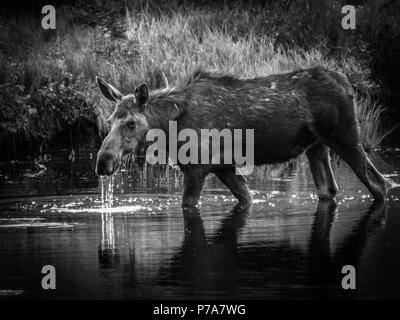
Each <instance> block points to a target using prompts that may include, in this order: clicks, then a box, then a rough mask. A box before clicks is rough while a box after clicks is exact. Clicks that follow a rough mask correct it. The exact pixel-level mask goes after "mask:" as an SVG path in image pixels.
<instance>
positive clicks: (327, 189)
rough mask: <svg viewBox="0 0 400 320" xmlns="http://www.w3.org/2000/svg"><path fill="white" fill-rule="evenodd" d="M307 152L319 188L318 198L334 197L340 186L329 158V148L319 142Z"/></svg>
mask: <svg viewBox="0 0 400 320" xmlns="http://www.w3.org/2000/svg"><path fill="white" fill-rule="evenodd" d="M306 154H307V158H308V162H309V163H310V169H311V173H312V175H313V178H314V183H315V186H316V187H317V190H318V198H319V199H321V200H327V199H332V198H334V197H335V195H336V193H337V191H338V187H337V184H336V181H335V177H334V176H333V172H332V167H331V163H330V160H329V148H328V147H327V146H326V145H323V144H317V145H314V146H312V147H311V148H310V149H308V150H307V153H306Z"/></svg>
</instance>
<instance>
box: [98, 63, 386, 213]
mask: <svg viewBox="0 0 400 320" xmlns="http://www.w3.org/2000/svg"><path fill="white" fill-rule="evenodd" d="M97 83H98V85H99V88H100V91H101V92H102V94H103V95H104V97H105V98H107V99H108V100H110V101H112V102H114V103H116V107H115V111H114V112H113V113H112V115H111V117H110V120H111V131H110V132H109V134H108V135H107V137H106V138H105V139H104V141H103V144H102V146H101V148H100V150H99V152H98V155H97V164H96V173H97V174H98V175H101V176H104V175H107V176H109V175H113V174H114V173H115V171H116V170H118V168H119V167H120V164H121V158H122V157H123V156H124V155H126V154H129V153H132V152H135V151H137V150H138V149H139V148H141V147H143V146H145V147H146V146H148V141H147V139H146V137H147V134H148V133H149V132H150V130H153V129H156V130H162V131H163V132H164V133H165V135H166V136H167V137H168V138H170V137H169V134H171V133H170V132H168V128H169V124H170V121H176V122H177V129H178V131H179V132H181V131H182V130H184V129H190V130H194V131H195V132H196V133H197V136H198V137H200V136H201V130H206V129H207V130H213V129H216V130H219V131H221V130H229V131H230V132H233V131H235V130H247V129H251V130H254V145H253V146H251V147H253V148H252V151H253V152H254V164H255V165H263V164H271V163H280V162H285V161H288V160H290V159H293V158H295V157H297V156H298V155H300V154H302V153H303V152H305V153H306V155H307V158H308V161H309V164H310V168H311V172H312V175H313V178H314V182H315V185H316V187H317V191H318V197H319V198H320V199H322V200H326V199H332V198H334V197H335V195H336V193H337V191H338V187H337V184H336V181H335V178H334V176H333V173H332V168H331V164H330V159H329V150H330V149H331V150H333V151H334V152H335V153H336V154H338V155H339V156H340V157H341V158H342V159H343V160H344V161H346V162H347V163H348V164H349V166H350V167H351V168H352V170H353V171H354V172H355V174H356V175H357V176H358V178H359V179H360V180H361V181H362V183H363V184H364V185H365V186H366V187H367V188H368V190H369V191H370V193H371V194H372V195H373V197H374V198H375V199H376V200H377V201H385V197H386V188H385V179H384V178H383V176H382V175H381V174H380V173H379V172H378V171H377V169H376V168H375V167H374V165H373V164H372V163H371V161H370V160H369V159H368V157H367V155H366V153H365V151H364V149H363V147H362V144H361V140H360V134H359V125H358V122H357V118H356V111H355V105H354V93H353V90H352V88H351V85H350V83H349V82H348V80H347V79H346V77H345V76H343V75H341V74H339V73H336V72H332V71H328V70H325V69H323V68H319V67H318V68H312V69H304V70H297V71H293V72H290V73H284V74H278V75H270V76H267V77H259V78H254V79H244V80H240V79H237V78H234V77H232V76H227V75H217V74H211V73H207V72H204V71H201V70H197V71H195V72H194V73H193V74H191V75H190V76H189V77H188V79H187V80H186V81H184V82H183V83H181V84H178V85H177V86H176V87H174V88H166V89H164V90H157V91H155V92H151V93H150V94H149V91H148V88H147V86H146V84H141V85H139V86H138V87H137V88H136V89H135V90H134V93H133V94H131V95H127V96H124V95H123V94H122V93H120V92H119V91H118V90H117V89H116V88H114V87H113V86H112V85H110V84H108V83H106V82H105V81H104V80H101V79H99V78H97ZM231 136H233V135H231ZM220 138H221V137H220ZM185 142H186V141H185ZM202 142H203V141H202ZM234 142H235V143H236V141H234ZM174 143H176V144H177V148H181V147H182V145H183V144H184V141H176V140H175V141H174V140H173V141H172V143H171V141H169V145H168V147H169V148H171V147H172V144H174ZM188 143H189V142H188ZM246 143H247V138H246V141H245V140H244V138H243V139H242V140H241V141H239V144H243V145H244V144H246ZM211 145H212V143H208V144H206V145H204V144H203V143H199V144H198V145H197V146H195V150H196V155H197V158H196V159H195V161H194V162H190V163H184V162H183V161H182V159H180V158H179V157H178V159H172V160H173V161H174V162H175V163H177V164H178V166H179V167H180V169H181V170H182V172H183V174H184V183H183V199H182V208H183V209H184V210H186V209H187V210H192V209H195V208H196V206H197V204H198V200H199V198H200V193H201V190H202V188H203V184H204V180H205V178H206V177H207V175H208V174H209V173H214V174H215V175H216V176H217V177H218V178H219V179H220V180H221V181H222V182H223V183H224V184H225V185H226V187H228V189H229V190H230V191H231V192H232V193H233V195H234V196H235V197H236V198H237V199H238V200H239V203H238V204H237V206H236V207H237V208H239V209H246V208H247V207H248V206H249V205H250V204H251V203H252V196H251V193H250V191H249V188H248V186H247V183H246V181H245V179H244V178H243V176H241V175H240V174H237V171H236V167H235V163H234V162H230V163H231V164H228V163H226V162H224V161H225V157H224V158H223V159H222V156H223V155H224V154H225V151H227V150H228V149H232V145H229V144H228V143H227V142H226V140H225V139H224V143H223V144H222V143H221V146H220V150H218V154H217V155H215V154H212V152H213V151H214V149H212V148H211ZM235 147H236V145H235ZM247 147H248V145H246V151H247ZM204 148H205V149H204ZM243 149H245V148H243V147H242V148H241V150H243ZM169 151H170V150H168V152H167V151H166V152H167V153H168V154H169V156H171V152H169ZM210 151H211V152H210ZM190 152H192V149H190ZM205 152H206V154H208V155H210V157H211V158H210V159H207V160H208V161H207V162H206V163H204V161H203V158H202V157H201V155H203V154H204V153H205ZM215 157H217V158H218V160H219V161H217V162H212V160H214V159H215ZM231 160H232V159H231Z"/></svg>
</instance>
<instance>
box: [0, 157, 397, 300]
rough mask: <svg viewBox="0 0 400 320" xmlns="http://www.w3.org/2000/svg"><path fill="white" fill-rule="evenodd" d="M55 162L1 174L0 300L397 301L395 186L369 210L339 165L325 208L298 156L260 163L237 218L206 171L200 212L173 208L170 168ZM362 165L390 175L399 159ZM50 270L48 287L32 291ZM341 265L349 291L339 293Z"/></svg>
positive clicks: (175, 180)
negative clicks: (351, 271)
mask: <svg viewBox="0 0 400 320" xmlns="http://www.w3.org/2000/svg"><path fill="white" fill-rule="evenodd" d="M60 158H61V159H59V160H57V159H56V160H53V161H51V162H49V163H48V168H47V170H46V171H45V172H44V173H43V174H40V175H34V174H30V175H28V176H27V175H25V174H24V173H26V172H27V171H28V170H31V171H32V170H33V169H32V168H28V167H27V165H26V164H18V163H17V164H13V165H8V166H4V167H3V168H2V171H1V176H0V179H1V180H0V183H1V190H0V196H1V198H0V210H1V211H0V256H1V259H0V298H4V297H7V298H21V297H23V298H33V297H35V298H100V299H102V298H134V299H135V298H146V299H147V298H149V299H151V298H192V299H196V298H228V299H229V298H260V299H265V298H299V299H304V298H318V299H319V298H330V297H343V298H385V297H386V298H387V297H391V298H399V297H400V292H399V289H398V288H399V287H400V276H399V275H398V270H399V267H400V258H399V257H398V256H399V255H398V252H399V249H400V237H399V236H398V235H399V230H400V216H399V215H400V201H399V199H400V191H399V188H393V189H392V190H391V191H390V192H389V203H388V205H387V207H384V206H379V205H374V204H373V202H372V200H371V197H370V196H369V194H368V193H367V192H366V190H365V188H364V187H363V186H362V185H361V184H360V183H359V181H358V180H357V179H356V178H355V176H354V174H353V173H352V172H351V171H350V170H349V169H348V167H347V166H346V165H344V164H342V163H339V164H337V165H335V170H334V171H335V175H336V177H337V181H338V184H339V186H340V190H341V192H340V194H339V195H338V197H337V203H336V205H335V204H334V203H332V202H318V200H317V198H316V192H315V188H314V186H313V182H312V179H311V177H310V173H309V170H308V165H307V162H306V161H299V162H293V163H291V164H287V165H286V166H285V167H284V168H282V167H275V168H267V169H266V168H258V169H257V170H256V172H255V173H254V174H253V175H252V176H250V177H249V178H248V180H249V182H250V185H251V189H252V192H253V196H254V198H255V203H254V205H253V207H252V208H251V210H249V211H248V212H242V213H239V212H237V213H235V212H231V209H232V207H233V205H234V203H235V200H234V198H233V197H232V196H231V194H230V193H229V192H228V191H227V190H226V189H225V188H224V187H223V186H222V185H221V184H220V182H219V181H218V180H217V179H216V178H215V177H214V176H210V177H209V178H208V179H207V183H206V188H205V190H204V192H203V195H202V197H201V210H200V214H198V215H196V214H192V215H186V216H183V215H182V212H181V210H180V201H181V183H182V178H181V176H180V174H179V172H178V171H176V170H174V169H171V168H166V167H145V168H144V169H143V170H141V171H136V172H134V173H128V172H120V173H119V174H118V175H117V176H116V177H115V178H114V181H113V183H112V184H111V183H109V181H102V180H101V179H99V178H97V177H95V175H94V172H93V168H94V161H93V160H90V159H86V160H85V159H81V160H77V161H75V162H73V163H72V162H68V161H65V160H63V159H62V157H60ZM373 161H374V163H376V164H377V166H378V168H379V169H380V170H381V171H382V172H383V173H385V175H386V176H387V177H388V178H390V179H391V180H392V182H393V185H394V186H395V183H399V182H400V176H399V174H400V170H399V164H400V157H399V153H393V152H382V153H380V154H379V155H377V154H376V155H374V156H373ZM111 188H113V190H112V189H111ZM47 264H50V265H54V266H55V268H56V270H57V289H56V290H54V291H51V290H47V291H44V290H42V289H41V286H40V283H41V277H42V274H41V268H42V266H43V265H47ZM347 264H351V265H354V266H355V267H356V270H357V290H356V291H344V290H342V289H341V286H340V283H341V279H342V276H343V275H342V274H341V269H342V267H343V265H347Z"/></svg>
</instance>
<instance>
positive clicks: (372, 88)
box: [0, 1, 386, 148]
mask: <svg viewBox="0 0 400 320" xmlns="http://www.w3.org/2000/svg"><path fill="white" fill-rule="evenodd" d="M294 3H296V1H294ZM299 3H300V4H301V3H302V2H299ZM330 4H334V5H335V6H337V7H335V6H334V7H329V8H325V7H318V6H316V7H313V8H308V9H307V8H302V7H301V6H298V8H296V6H294V9H293V7H292V9H291V10H292V11H288V12H292V13H291V17H290V18H291V19H292V20H291V21H289V22H288V23H286V24H283V23H282V20H283V19H287V18H288V17H285V16H284V14H286V12H285V11H284V10H285V8H284V7H282V6H281V5H278V4H275V5H271V6H270V7H265V4H264V5H263V6H261V5H258V6H257V5H254V4H253V5H252V6H250V5H247V4H244V3H240V4H238V5H237V6H236V7H229V6H228V5H227V4H218V3H217V4H216V6H217V7H218V10H216V8H215V7H213V6H211V5H205V6H202V7H199V6H194V5H185V6H178V4H177V3H172V4H171V3H169V4H166V3H165V2H163V1H161V2H160V1H158V2H157V1H147V2H145V1H139V2H134V3H133V2H132V3H130V4H129V5H128V6H127V7H124V8H122V10H120V11H119V12H117V13H115V15H114V16H113V21H114V22H113V25H111V26H110V25H106V24H104V23H102V22H101V19H100V18H99V21H95V22H93V21H85V15H82V14H80V13H81V11H79V10H78V11H77V8H72V7H67V6H64V7H60V8H57V29H56V30H54V31H48V30H42V29H41V28H40V23H39V22H38V21H37V20H35V19H33V18H31V19H29V18H25V17H24V18H20V19H19V18H15V17H14V18H10V19H8V20H7V21H6V23H4V24H3V25H1V29H0V44H1V53H0V68H1V70H4V72H2V73H1V75H0V104H1V108H2V112H1V115H0V117H1V119H0V131H1V137H0V144H1V145H10V146H13V145H14V146H18V145H19V144H18V143H16V141H17V142H18V141H24V143H25V142H29V141H34V142H35V143H38V144H40V145H42V147H43V146H44V148H45V146H46V143H47V142H49V141H51V139H52V137H54V136H55V134H57V133H58V132H60V131H62V130H65V128H68V127H69V126H71V125H72V124H76V122H82V123H84V124H85V125H86V126H87V125H91V124H93V126H96V127H97V129H98V131H99V133H100V134H103V133H104V132H105V131H106V125H105V121H104V119H106V118H107V117H108V115H109V114H110V112H111V108H112V106H111V105H110V104H108V103H107V102H105V101H104V100H103V99H102V98H101V97H100V93H99V91H98V90H97V87H96V85H95V81H94V80H95V76H100V77H102V78H104V79H106V80H107V81H108V82H110V83H113V84H114V85H115V86H116V87H118V88H120V89H121V91H122V92H124V93H129V92H131V91H132V90H133V88H134V87H135V85H137V84H138V83H139V82H143V81H145V82H147V83H148V84H149V86H150V88H152V89H156V88H159V87H162V86H163V74H164V75H165V76H166V77H167V78H168V80H169V82H170V84H173V83H174V82H176V81H178V80H179V79H180V78H181V77H183V76H184V75H185V74H187V73H188V72H190V71H191V70H193V69H194V68H195V67H196V66H202V67H203V68H205V69H207V70H210V71H217V72H228V73H232V74H234V75H236V76H238V77H240V78H247V77H255V76H264V75H268V74H271V73H280V72H285V71H290V70H293V69H296V68H307V67H312V66H317V65H319V66H324V67H326V68H328V69H331V70H338V71H340V72H343V73H344V74H346V75H347V76H348V77H349V79H350V81H351V83H352V84H353V86H354V87H355V88H356V91H357V93H358V100H359V101H360V103H359V104H358V106H359V108H358V112H359V118H360V122H361V124H362V136H363V139H364V141H363V142H364V144H365V146H367V147H368V148H373V147H376V146H377V145H378V144H379V143H380V142H381V141H382V138H383V136H384V135H385V134H386V133H385V132H384V130H383V129H382V127H381V125H380V118H381V115H382V110H383V109H382V108H381V107H380V106H378V105H377V102H376V101H375V99H376V96H377V93H378V92H379V87H378V86H377V85H376V84H375V83H374V82H373V81H372V80H371V74H370V73H371V70H370V68H369V65H368V59H369V53H368V52H367V51H366V50H367V49H366V48H365V45H364V44H363V43H362V42H361V41H359V42H355V41H356V40H357V37H358V35H357V34H355V33H354V32H353V33H352V31H349V32H348V33H345V31H343V30H342V29H340V19H339V18H340V17H341V14H340V9H338V8H339V2H337V1H332V2H330ZM108 5H109V6H110V5H111V4H110V3H108ZM340 7H341V6H340ZM100 9H101V8H100ZM103 9H104V10H106V9H107V6H105V7H104V8H103ZM302 9H303V11H304V10H305V9H307V10H309V12H308V13H307V14H308V15H305V13H304V12H303V11H301V10H302ZM107 10H108V9H107ZM297 11H298V12H297ZM313 15H314V16H313ZM77 16H78V17H79V16H80V17H81V19H80V20H79V19H77ZM296 19H298V20H296ZM365 19H367V18H365ZM116 23H118V26H119V27H120V29H122V30H123V32H120V33H119V34H116V31H115V28H116V27H115V24H116ZM296 24H297V25H296ZM318 26H319V27H318ZM294 28H296V30H301V32H295V30H294ZM318 28H319V29H318ZM335 37H336V40H335V41H333V40H332V39H334V38H335ZM352 41H353V42H352ZM346 43H350V45H348V46H347V47H346V46H344V44H346Z"/></svg>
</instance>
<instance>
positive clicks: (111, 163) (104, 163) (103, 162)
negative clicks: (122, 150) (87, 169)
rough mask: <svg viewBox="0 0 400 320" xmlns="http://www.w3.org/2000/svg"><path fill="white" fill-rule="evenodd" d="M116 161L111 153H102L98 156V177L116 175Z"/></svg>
mask: <svg viewBox="0 0 400 320" xmlns="http://www.w3.org/2000/svg"><path fill="white" fill-rule="evenodd" d="M115 163H116V159H115V158H114V157H113V155H111V154H109V153H101V154H99V155H98V156H97V164H96V170H95V171H96V174H97V175H98V176H110V175H112V174H113V173H114V171H115V170H114V168H115Z"/></svg>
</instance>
